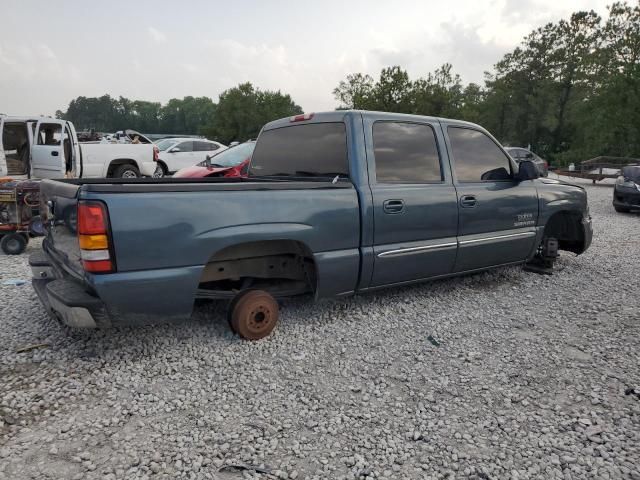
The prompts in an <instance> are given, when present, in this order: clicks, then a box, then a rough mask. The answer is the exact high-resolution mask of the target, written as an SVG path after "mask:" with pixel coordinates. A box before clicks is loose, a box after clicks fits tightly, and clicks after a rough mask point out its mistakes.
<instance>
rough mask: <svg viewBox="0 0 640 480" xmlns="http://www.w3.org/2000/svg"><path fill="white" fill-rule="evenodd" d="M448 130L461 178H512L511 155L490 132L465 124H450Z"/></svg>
mask: <svg viewBox="0 0 640 480" xmlns="http://www.w3.org/2000/svg"><path fill="white" fill-rule="evenodd" d="M448 132H449V141H450V142H451V150H452V154H453V161H454V164H455V172H456V177H457V179H458V181H459V182H490V181H499V180H510V179H511V163H510V162H509V158H508V157H507V156H506V155H505V154H504V153H503V152H502V150H501V149H500V148H499V147H498V146H497V145H496V144H495V143H494V142H493V140H491V138H489V137H488V136H487V135H485V134H484V133H482V132H479V131H477V130H472V129H470V128H461V127H449V129H448Z"/></svg>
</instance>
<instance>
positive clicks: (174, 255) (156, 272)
mask: <svg viewBox="0 0 640 480" xmlns="http://www.w3.org/2000/svg"><path fill="white" fill-rule="evenodd" d="M41 191H42V195H41V199H42V201H43V202H44V203H45V204H47V202H49V204H48V205H49V206H48V207H47V208H49V209H51V207H53V221H52V219H51V212H48V213H47V216H48V219H47V221H46V224H47V230H48V234H47V238H46V239H45V241H44V243H43V247H44V250H45V252H46V253H47V255H48V257H49V258H50V259H51V261H52V262H53V263H54V264H55V265H56V268H57V271H59V272H64V275H65V276H68V277H70V278H73V279H74V280H75V281H77V282H79V283H82V284H83V285H86V286H87V288H88V289H89V291H92V292H94V293H95V294H96V295H97V296H99V297H100V298H101V299H103V300H104V301H105V304H106V305H108V308H110V309H112V311H111V312H110V314H111V316H112V317H113V318H119V312H123V311H126V312H129V314H128V315H129V318H127V319H126V320H123V322H124V321H126V323H139V322H142V321H143V320H144V321H148V320H149V315H154V314H156V315H162V316H163V317H173V318H185V317H186V316H188V315H189V314H190V312H191V308H192V306H193V299H194V296H195V294H196V292H197V290H198V286H199V284H200V282H201V279H202V272H203V270H204V268H205V267H206V266H207V264H208V263H210V261H211V259H212V258H213V257H214V256H216V255H221V254H224V252H225V251H226V250H225V249H228V248H231V247H235V246H237V245H242V244H251V243H252V242H261V241H264V240H267V241H278V240H279V239H286V240H287V241H294V242H298V244H299V245H301V246H303V248H304V249H306V250H307V251H309V252H310V253H311V254H312V255H313V258H314V261H315V264H316V268H317V269H318V270H319V271H322V272H323V273H324V274H326V275H323V276H322V277H320V276H319V278H327V279H333V280H332V281H331V282H326V283H324V282H321V283H320V284H318V285H317V288H316V295H317V296H319V297H325V296H327V297H328V296H334V295H339V294H347V293H351V292H353V291H355V289H356V286H357V282H358V278H359V266H360V206H359V200H358V194H357V192H356V189H355V187H354V186H353V185H352V184H351V183H350V182H348V181H346V180H345V181H339V182H336V183H332V182H330V181H326V180H323V181H318V180H316V179H313V180H306V181H301V180H293V181H282V180H279V181H278V180H271V179H260V180H258V179H255V178H252V179H218V178H214V179H207V180H205V181H203V179H173V178H166V179H127V180H124V179H108V180H104V179H103V180H91V179H67V180H45V181H43V182H42V189H41ZM81 200H87V201H96V200H97V201H100V202H103V203H104V204H105V205H106V207H107V210H108V216H109V222H110V232H111V234H110V235H111V242H112V246H111V250H112V252H113V255H114V259H115V265H116V272H115V273H109V274H102V275H101V274H90V273H87V272H85V271H84V270H83V268H82V261H81V257H80V247H79V243H78V239H77V232H76V231H75V229H76V227H75V225H76V223H77V220H75V219H74V215H75V212H76V210H77V204H78V201H81ZM52 224H53V226H52ZM336 278H337V279H339V281H335V279H336ZM160 292H162V293H161V294H160V295H159V293H160ZM167 292H170V294H167ZM137 314H140V319H139V321H138V320H137V319H136V318H135V316H136V315H137ZM143 314H144V315H143Z"/></svg>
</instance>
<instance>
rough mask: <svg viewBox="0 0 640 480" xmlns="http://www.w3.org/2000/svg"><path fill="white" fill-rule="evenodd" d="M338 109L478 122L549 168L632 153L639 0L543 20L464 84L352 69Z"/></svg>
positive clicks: (638, 131)
mask: <svg viewBox="0 0 640 480" xmlns="http://www.w3.org/2000/svg"><path fill="white" fill-rule="evenodd" d="M333 93H334V96H335V98H336V100H338V101H339V102H340V108H356V109H367V110H384V111H393V112H403V113H414V114H420V115H432V116H443V117H452V118H458V119H462V120H468V121H472V122H477V123H480V124H481V125H483V126H484V127H486V128H487V129H488V130H489V131H491V132H492V133H493V134H494V135H495V136H496V138H498V139H499V140H500V141H501V142H503V143H504V144H505V145H512V146H525V147H526V146H530V147H531V148H532V149H533V150H534V151H535V152H536V153H538V154H539V155H541V156H543V157H546V158H548V159H549V160H553V161H554V162H555V163H557V164H566V163H569V162H573V161H581V160H586V159H588V158H591V157H594V156H598V155H613V156H628V157H636V158H638V157H640V3H639V4H637V5H635V6H632V5H629V4H628V3H626V2H616V3H614V4H613V5H611V6H610V7H608V16H607V18H606V19H602V18H601V17H600V16H599V15H597V14H596V13H595V12H593V11H588V12H587V11H580V12H576V13H574V14H572V15H571V16H570V18H568V19H563V20H560V21H558V22H556V23H548V24H547V25H545V26H543V27H540V28H538V29H536V30H534V31H533V32H531V33H530V34H529V35H527V36H526V37H525V38H524V40H523V41H522V44H521V45H520V46H518V47H517V48H515V49H514V50H513V51H512V52H509V53H508V54H506V55H505V56H504V57H503V58H502V59H501V60H500V61H499V62H498V63H497V64H496V65H495V67H494V72H492V73H485V81H484V85H478V84H474V83H469V84H467V85H464V84H463V83H462V81H461V79H460V76H459V75H457V74H455V73H454V72H453V67H452V66H451V65H450V64H445V65H443V66H442V67H440V68H438V69H437V70H436V71H435V72H433V73H430V74H428V75H427V76H426V77H424V78H418V79H415V80H411V79H410V78H409V75H408V74H407V72H406V71H405V70H403V69H402V68H400V67H398V66H394V67H389V68H385V69H383V70H382V71H381V73H380V76H379V78H378V79H377V80H374V79H373V78H372V77H371V76H369V75H366V74H362V73H355V74H351V75H348V76H347V77H346V79H345V80H343V81H341V82H340V84H339V85H338V86H337V87H336V88H335V90H334V91H333Z"/></svg>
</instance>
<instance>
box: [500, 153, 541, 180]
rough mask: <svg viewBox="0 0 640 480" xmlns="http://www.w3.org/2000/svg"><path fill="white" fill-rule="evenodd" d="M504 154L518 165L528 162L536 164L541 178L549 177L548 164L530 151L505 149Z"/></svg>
mask: <svg viewBox="0 0 640 480" xmlns="http://www.w3.org/2000/svg"><path fill="white" fill-rule="evenodd" d="M505 150H506V152H507V153H508V154H509V155H511V157H512V158H513V159H514V160H515V161H516V162H518V163H520V162H522V161H523V160H529V161H531V162H533V163H535V164H536V167H538V171H539V172H540V176H541V177H546V176H547V175H549V163H548V162H547V161H546V160H543V159H542V158H540V157H539V156H538V155H536V154H535V153H533V152H532V151H531V150H527V149H526V148H522V147H505Z"/></svg>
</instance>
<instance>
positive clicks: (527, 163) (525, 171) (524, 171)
mask: <svg viewBox="0 0 640 480" xmlns="http://www.w3.org/2000/svg"><path fill="white" fill-rule="evenodd" d="M539 177H540V172H538V167H536V164H535V163H533V162H532V161H531V160H523V161H521V162H520V163H519V164H518V173H517V174H516V180H518V181H519V182H524V181H525V180H535V179H536V178H539Z"/></svg>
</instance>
